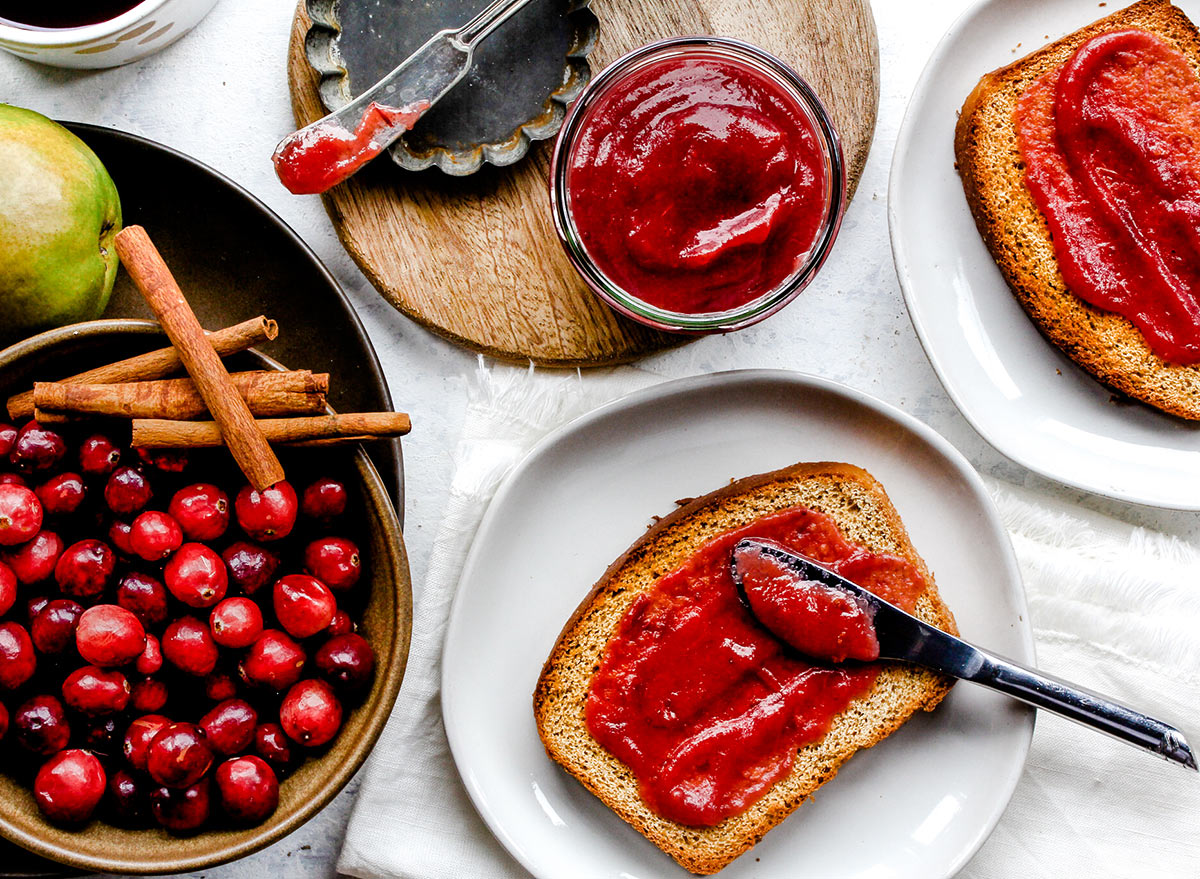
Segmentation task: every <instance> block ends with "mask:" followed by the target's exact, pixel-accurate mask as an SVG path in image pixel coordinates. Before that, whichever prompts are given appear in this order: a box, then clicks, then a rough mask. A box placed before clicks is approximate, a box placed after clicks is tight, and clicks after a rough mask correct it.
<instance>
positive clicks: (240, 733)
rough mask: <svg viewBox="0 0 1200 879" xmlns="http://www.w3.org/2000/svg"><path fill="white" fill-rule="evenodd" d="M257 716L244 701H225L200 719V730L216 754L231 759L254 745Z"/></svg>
mask: <svg viewBox="0 0 1200 879" xmlns="http://www.w3.org/2000/svg"><path fill="white" fill-rule="evenodd" d="M257 723H258V714H257V713H256V712H255V711H254V709H253V708H252V707H251V706H250V703H249V702H247V701H246V700H244V699H226V700H225V701H224V702H221V703H219V704H218V705H216V706H215V707H214V708H213V709H212V710H211V711H209V712H208V714H206V715H204V716H203V717H201V718H200V728H201V729H202V730H204V734H205V735H206V736H208V742H209V744H210V745H212V749H213V750H214V751H216V752H217V753H218V754H222V755H224V756H226V757H232V756H233V755H234V754H240V753H242V752H243V751H245V750H246V749H247V748H249V747H250V745H252V744H253V743H254V728H255V725H256V724H257Z"/></svg>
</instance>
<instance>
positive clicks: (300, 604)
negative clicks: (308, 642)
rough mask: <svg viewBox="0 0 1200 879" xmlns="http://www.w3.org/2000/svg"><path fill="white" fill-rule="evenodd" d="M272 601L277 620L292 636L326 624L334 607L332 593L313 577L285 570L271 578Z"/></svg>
mask: <svg viewBox="0 0 1200 879" xmlns="http://www.w3.org/2000/svg"><path fill="white" fill-rule="evenodd" d="M271 598H272V603H273V604H274V606H275V616H276V617H277V618H278V619H279V624H280V625H282V626H283V627H284V629H286V630H287V633H288V634H289V635H291V636H292V637H293V638H308V637H311V636H312V635H315V634H317V633H318V632H320V631H321V630H322V629H324V628H326V627H327V626H328V625H329V624H330V623H331V622H332V621H333V615H334V613H335V612H336V611H337V602H336V601H335V600H334V597H333V593H332V592H330V591H329V589H328V588H327V587H326V586H325V584H324V583H322V582H321V581H320V580H317V579H316V578H314V577H309V576H308V575H307V574H289V575H288V576H286V577H281V578H280V579H279V580H277V581H276V582H275V588H274V589H273V591H272V596H271Z"/></svg>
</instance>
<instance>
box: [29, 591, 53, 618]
mask: <svg viewBox="0 0 1200 879" xmlns="http://www.w3.org/2000/svg"><path fill="white" fill-rule="evenodd" d="M49 603H50V599H49V598H47V597H46V596H45V595H35V596H34V597H33V598H31V599H29V601H28V602H26V604H25V611H26V613H25V616H26V618H27V619H28V620H29V622H30V623H32V622H33V620H34V618H35V617H36V616H37V615H38V614H39V613H41V612H42V611H43V610H44V609H45V607H46V605H47V604H49Z"/></svg>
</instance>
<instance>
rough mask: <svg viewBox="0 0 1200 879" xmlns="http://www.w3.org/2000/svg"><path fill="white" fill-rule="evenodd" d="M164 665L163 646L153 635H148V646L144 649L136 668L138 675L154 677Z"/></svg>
mask: <svg viewBox="0 0 1200 879" xmlns="http://www.w3.org/2000/svg"><path fill="white" fill-rule="evenodd" d="M162 664H163V657H162V645H161V644H160V643H159V641H158V639H157V638H155V637H154V636H153V635H147V636H146V646H145V647H144V648H143V649H142V655H141V656H139V657H138V658H137V663H136V664H135V665H134V668H136V669H137V672H138V674H142V675H152V674H154V673H155V672H156V671H158V670H159V669H160V668H162Z"/></svg>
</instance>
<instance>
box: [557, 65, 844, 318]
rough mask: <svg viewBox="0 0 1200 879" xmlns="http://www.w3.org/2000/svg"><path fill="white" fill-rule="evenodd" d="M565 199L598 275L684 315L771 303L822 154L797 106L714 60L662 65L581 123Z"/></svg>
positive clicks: (821, 214) (808, 241) (809, 206)
mask: <svg viewBox="0 0 1200 879" xmlns="http://www.w3.org/2000/svg"><path fill="white" fill-rule="evenodd" d="M582 125H583V127H582V129H581V134H580V136H579V140H578V142H577V144H576V146H575V149H574V152H573V153H572V155H571V157H570V159H569V163H570V164H569V172H568V183H567V191H568V197H569V202H570V209H571V213H572V216H573V218H574V223H575V226H576V228H577V229H578V232H579V236H580V238H581V240H582V242H583V245H584V247H585V248H586V249H587V252H588V254H589V255H590V256H591V258H592V260H593V261H594V262H595V263H596V265H597V267H598V268H599V269H600V270H601V271H603V272H604V274H605V275H607V276H608V277H609V278H610V279H611V280H613V281H614V282H616V283H617V284H618V285H620V286H621V288H623V289H624V290H626V291H627V292H629V293H631V294H632V295H633V296H635V297H637V298H638V299H640V300H642V301H643V302H647V303H649V304H651V305H654V306H657V307H659V308H663V309H667V310H669V311H675V312H680V313H686V314H702V313H708V312H719V311H727V310H729V309H731V308H735V307H737V306H739V305H744V304H745V303H747V302H750V301H752V300H754V299H757V298H758V297H760V296H762V295H764V294H766V293H768V292H770V291H772V290H774V289H775V288H776V287H778V286H779V285H780V284H781V283H782V282H783V281H784V280H785V279H787V278H788V277H789V276H790V275H792V274H793V273H795V272H796V271H797V270H798V268H799V267H801V266H802V265H803V263H804V261H805V257H806V256H807V255H808V253H809V251H810V250H811V248H812V247H813V244H814V242H815V241H816V239H817V236H818V233H819V231H820V230H821V228H822V225H823V223H824V221H825V217H826V212H827V209H828V207H827V205H828V186H829V181H828V177H829V174H828V170H827V167H826V159H825V153H824V147H823V142H822V140H821V137H820V135H819V134H818V132H817V129H816V127H815V125H814V123H813V121H812V120H811V119H810V117H809V115H808V113H806V112H805V111H804V109H803V108H802V107H801V106H800V105H799V104H798V102H797V101H796V99H795V98H794V97H792V96H791V95H789V94H788V93H787V92H786V91H784V89H783V88H782V87H781V86H779V85H778V84H776V83H775V82H773V81H772V80H770V79H768V78H767V77H766V76H765V75H764V74H762V73H760V72H757V71H755V70H754V69H753V68H751V67H749V66H746V65H744V64H739V63H736V62H734V61H731V60H724V59H695V58H692V59H681V58H665V59H662V60H660V61H657V62H653V63H650V64H648V65H647V66H646V67H645V68H643V69H641V70H639V71H637V72H636V73H634V74H632V75H631V76H630V77H629V78H628V80H626V81H625V82H623V83H622V85H621V88H619V89H615V88H614V89H613V90H611V91H610V92H608V93H607V94H604V95H603V96H601V97H600V99H599V100H598V101H597V102H596V104H595V105H594V106H593V107H592V108H591V109H590V110H589V111H588V115H587V117H586V119H585V121H584V122H583V123H582Z"/></svg>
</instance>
